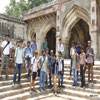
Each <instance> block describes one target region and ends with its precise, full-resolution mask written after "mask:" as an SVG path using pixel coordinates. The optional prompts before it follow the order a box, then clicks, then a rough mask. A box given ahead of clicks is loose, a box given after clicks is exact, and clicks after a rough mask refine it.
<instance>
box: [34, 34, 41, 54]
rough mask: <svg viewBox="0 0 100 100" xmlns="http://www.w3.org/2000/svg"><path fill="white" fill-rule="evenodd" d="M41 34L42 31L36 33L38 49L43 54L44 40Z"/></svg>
mask: <svg viewBox="0 0 100 100" xmlns="http://www.w3.org/2000/svg"><path fill="white" fill-rule="evenodd" d="M39 34H40V33H36V44H37V50H38V52H39V55H41V53H42V43H43V40H42V38H41V36H40V35H39Z"/></svg>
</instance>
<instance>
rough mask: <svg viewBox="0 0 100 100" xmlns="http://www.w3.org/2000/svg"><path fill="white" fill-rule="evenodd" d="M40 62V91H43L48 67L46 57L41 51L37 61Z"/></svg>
mask: <svg viewBox="0 0 100 100" xmlns="http://www.w3.org/2000/svg"><path fill="white" fill-rule="evenodd" d="M39 62H40V68H41V71H40V91H41V90H45V81H46V75H47V73H46V72H47V69H48V68H47V66H48V59H47V57H46V54H45V51H44V50H43V51H42V56H41V57H40V59H39Z"/></svg>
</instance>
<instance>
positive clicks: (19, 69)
mask: <svg viewBox="0 0 100 100" xmlns="http://www.w3.org/2000/svg"><path fill="white" fill-rule="evenodd" d="M22 66H23V64H16V68H15V71H14V80H13V83H16V74H17V71H19V75H18V84H20V80H21V70H22Z"/></svg>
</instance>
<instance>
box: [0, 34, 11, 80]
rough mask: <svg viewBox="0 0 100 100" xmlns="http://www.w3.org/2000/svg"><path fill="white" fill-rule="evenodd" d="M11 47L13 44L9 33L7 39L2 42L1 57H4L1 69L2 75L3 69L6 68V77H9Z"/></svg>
mask: <svg viewBox="0 0 100 100" xmlns="http://www.w3.org/2000/svg"><path fill="white" fill-rule="evenodd" d="M11 48H12V44H11V42H10V41H9V35H6V36H5V41H4V42H2V44H1V58H2V62H1V68H0V69H1V70H0V75H1V74H2V71H3V70H5V72H6V79H7V78H8V76H7V74H8V72H7V71H8V70H7V69H8V68H9V58H10V57H11Z"/></svg>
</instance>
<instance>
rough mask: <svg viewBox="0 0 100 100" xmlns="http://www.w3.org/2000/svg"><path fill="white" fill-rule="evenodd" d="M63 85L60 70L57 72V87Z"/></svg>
mask: <svg viewBox="0 0 100 100" xmlns="http://www.w3.org/2000/svg"><path fill="white" fill-rule="evenodd" d="M62 85H63V74H62V73H61V71H59V72H58V87H59V88H60V87H62Z"/></svg>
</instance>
